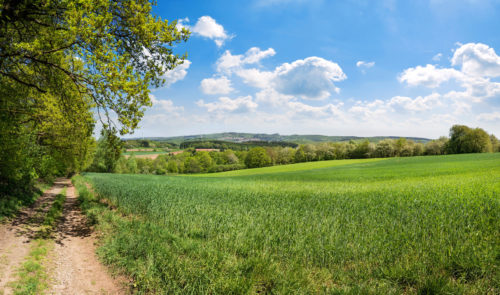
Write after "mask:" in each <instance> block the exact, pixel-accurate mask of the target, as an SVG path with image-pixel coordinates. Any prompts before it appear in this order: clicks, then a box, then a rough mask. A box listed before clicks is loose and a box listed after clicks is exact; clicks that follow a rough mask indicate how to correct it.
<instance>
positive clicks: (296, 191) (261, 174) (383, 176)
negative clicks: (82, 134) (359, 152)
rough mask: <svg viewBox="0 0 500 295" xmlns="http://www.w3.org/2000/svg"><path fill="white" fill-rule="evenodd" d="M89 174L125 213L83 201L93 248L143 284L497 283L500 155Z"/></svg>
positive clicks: (431, 286)
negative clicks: (92, 224) (98, 238)
mask: <svg viewBox="0 0 500 295" xmlns="http://www.w3.org/2000/svg"><path fill="white" fill-rule="evenodd" d="M306 167H307V169H308V170H307V169H306ZM247 173H250V174H251V175H249V174H247ZM207 176H210V177H207ZM212 176H216V177H212ZM86 179H88V180H90V181H91V182H92V184H93V186H94V188H95V190H96V191H97V192H98V193H99V194H100V195H101V196H102V197H105V198H107V199H109V201H110V202H111V203H112V204H113V205H114V206H116V207H117V208H118V212H120V213H124V214H125V215H121V214H116V213H115V212H116V211H109V210H105V209H104V208H103V205H102V204H101V205H99V206H98V205H97V204H99V203H97V202H95V203H94V204H95V205H94V207H92V206H91V205H89V203H87V205H86V206H87V208H89V209H88V211H89V212H93V213H92V214H93V215H94V217H95V218H96V219H97V220H98V221H99V222H100V227H101V229H102V230H103V231H105V232H106V233H107V235H106V236H105V238H104V240H103V245H102V247H101V248H100V250H99V251H100V254H101V257H102V258H103V259H104V261H105V262H107V263H109V264H113V265H115V266H117V267H118V268H121V269H122V270H125V271H126V272H127V273H128V274H130V275H132V277H133V278H134V280H135V282H136V284H137V286H138V290H140V291H158V292H160V291H163V292H165V291H168V292H170V293H189V292H194V293H220V294H227V293H238V294H240V293H260V292H274V293H282V294H289V293H296V294H306V293H323V292H326V293H332V292H333V293H335V292H337V293H353V294H359V293H375V294H401V293H404V292H406V293H408V294H413V293H422V294H425V293H426V292H427V294H439V293H448V294H457V293H466V294H495V293H498V292H499V291H500V290H499V289H498V285H499V284H498V283H499V282H498V277H499V272H498V266H499V263H498V262H499V261H498V253H499V250H500V248H499V245H500V218H499V217H500V198H499V196H500V154H474V155H454V156H439V157H415V158H393V159H385V160H350V161H329V162H315V163H304V164H298V165H289V166H278V167H270V168H262V169H252V170H242V171H233V172H230V173H220V174H210V175H202V176H177V177H165V176H151V175H113V174H87V175H86ZM82 187H83V185H80V186H79V189H80V188H82ZM87 194H88V195H89V196H91V194H90V193H88V192H87ZM124 216H125V217H124ZM127 216H128V217H127Z"/></svg>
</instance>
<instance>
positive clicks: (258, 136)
mask: <svg viewBox="0 0 500 295" xmlns="http://www.w3.org/2000/svg"><path fill="white" fill-rule="evenodd" d="M399 138H401V137H400V136H372V137H359V136H327V135H296V134H294V135H280V134H278V133H274V134H264V133H239V132H224V133H213V134H200V135H187V136H175V137H145V138H130V139H124V141H125V142H129V141H136V142H139V141H141V140H147V141H150V142H164V143H170V144H175V145H180V144H182V143H184V142H186V141H212V140H218V141H226V142H248V141H252V142H254V141H267V142H274V141H278V142H293V143H297V144H301V143H314V142H347V141H350V140H354V141H361V140H365V139H366V140H368V141H370V142H375V143H376V142H379V141H381V140H384V139H399ZM403 138H405V139H406V140H411V141H414V142H420V143H426V142H428V141H430V140H431V139H428V138H421V137H403Z"/></svg>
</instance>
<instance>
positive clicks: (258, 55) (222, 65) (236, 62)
mask: <svg viewBox="0 0 500 295" xmlns="http://www.w3.org/2000/svg"><path fill="white" fill-rule="evenodd" d="M275 54H276V51H274V49H272V48H268V49H267V50H261V49H260V48H258V47H252V48H250V49H248V50H247V52H245V54H237V55H233V54H231V52H230V51H229V50H226V51H225V52H224V54H222V56H221V57H220V58H219V59H218V60H217V62H216V65H217V71H218V72H224V73H227V74H231V73H232V72H234V71H237V70H239V69H241V67H242V66H244V65H249V64H257V63H259V62H260V61H261V60H262V59H264V58H266V57H270V56H273V55H275Z"/></svg>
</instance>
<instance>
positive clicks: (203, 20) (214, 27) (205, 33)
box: [175, 15, 233, 47]
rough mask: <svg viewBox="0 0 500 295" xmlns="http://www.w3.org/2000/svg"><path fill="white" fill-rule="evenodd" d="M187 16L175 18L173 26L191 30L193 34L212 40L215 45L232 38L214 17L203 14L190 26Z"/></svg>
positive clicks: (219, 45)
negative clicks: (175, 22) (175, 21)
mask: <svg viewBox="0 0 500 295" xmlns="http://www.w3.org/2000/svg"><path fill="white" fill-rule="evenodd" d="M188 23H189V18H187V17H186V18H183V19H179V20H177V25H176V26H175V27H176V29H177V30H181V29H183V28H186V29H189V30H191V32H193V35H196V36H201V37H204V38H207V39H210V40H213V41H214V42H215V44H216V45H217V47H221V46H222V45H223V44H224V42H226V41H227V40H230V39H232V38H233V36H232V35H229V34H228V33H227V32H226V30H225V29H224V27H223V26H222V25H221V24H218V23H217V21H215V19H213V18H212V17H210V16H208V15H204V16H202V17H200V18H198V21H197V22H196V24H195V25H194V26H193V27H191V26H189V25H188Z"/></svg>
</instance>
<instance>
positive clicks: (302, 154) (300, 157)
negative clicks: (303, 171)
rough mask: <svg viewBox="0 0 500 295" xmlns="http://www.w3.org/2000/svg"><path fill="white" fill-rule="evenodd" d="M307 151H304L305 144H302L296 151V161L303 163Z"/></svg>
mask: <svg viewBox="0 0 500 295" xmlns="http://www.w3.org/2000/svg"><path fill="white" fill-rule="evenodd" d="M306 159H307V158H306V153H305V151H304V145H300V146H299V148H298V149H297V150H296V151H295V155H294V162H295V163H301V162H305V161H306Z"/></svg>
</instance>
